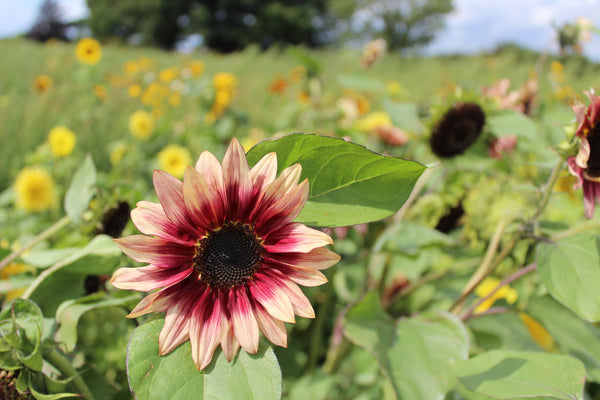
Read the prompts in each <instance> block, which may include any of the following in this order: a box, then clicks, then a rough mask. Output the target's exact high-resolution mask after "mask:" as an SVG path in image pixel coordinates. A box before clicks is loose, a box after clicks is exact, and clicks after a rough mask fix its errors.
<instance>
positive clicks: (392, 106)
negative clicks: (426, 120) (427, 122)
mask: <svg viewBox="0 0 600 400" xmlns="http://www.w3.org/2000/svg"><path fill="white" fill-rule="evenodd" d="M383 107H384V108H385V111H386V112H387V113H388V114H389V115H390V118H391V119H392V122H393V123H394V126H396V127H398V128H400V129H403V130H405V131H408V132H415V133H418V132H421V131H422V130H423V124H422V123H421V120H420V119H419V112H418V109H417V105H416V104H415V103H398V102H395V101H391V100H389V99H385V100H384V102H383Z"/></svg>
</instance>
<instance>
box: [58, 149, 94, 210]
mask: <svg viewBox="0 0 600 400" xmlns="http://www.w3.org/2000/svg"><path fill="white" fill-rule="evenodd" d="M95 183H96V167H94V162H93V161H92V157H90V156H89V155H88V156H87V157H86V158H85V161H84V162H83V164H82V165H81V167H79V169H78V170H77V171H76V172H75V175H74V176H73V181H72V182H71V186H69V190H67V194H66V195H65V212H66V213H67V215H68V216H69V217H71V219H72V220H73V221H75V222H79V221H80V220H81V216H82V215H83V212H84V211H85V210H86V209H87V207H88V204H89V202H90V200H91V198H92V196H93V195H94V184H95Z"/></svg>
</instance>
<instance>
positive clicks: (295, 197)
mask: <svg viewBox="0 0 600 400" xmlns="http://www.w3.org/2000/svg"><path fill="white" fill-rule="evenodd" d="M307 199H308V181H307V180H304V182H302V183H301V184H300V185H298V186H295V187H293V188H292V189H291V190H290V191H289V192H288V193H287V194H286V195H285V196H282V197H281V198H280V199H278V200H276V201H274V202H273V203H271V205H270V206H269V207H268V208H266V209H264V210H259V213H260V215H261V218H259V220H258V221H257V223H256V231H257V232H258V234H259V235H262V234H266V233H268V232H272V231H274V230H276V229H278V228H280V227H282V226H285V225H287V224H289V223H290V222H292V221H293V220H294V219H295V218H296V217H297V216H298V214H300V211H302V208H303V207H304V205H305V204H306V200H307Z"/></svg>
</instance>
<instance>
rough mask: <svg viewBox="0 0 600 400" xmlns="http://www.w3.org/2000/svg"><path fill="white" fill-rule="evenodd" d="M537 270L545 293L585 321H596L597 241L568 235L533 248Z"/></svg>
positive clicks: (599, 312)
mask: <svg viewBox="0 0 600 400" xmlns="http://www.w3.org/2000/svg"><path fill="white" fill-rule="evenodd" d="M536 250H537V252H536V260H537V270H538V273H539V274H540V276H541V278H542V282H543V283H544V285H545V286H546V288H547V289H548V292H550V294H551V295H552V296H553V297H554V298H555V299H556V300H558V301H560V302H561V303H562V304H564V305H565V306H567V307H568V308H570V309H571V310H573V311H574V312H575V313H576V314H577V315H579V316H580V317H582V318H584V319H586V320H588V321H593V322H595V321H600V291H599V290H598V288H599V287H600V255H599V254H598V239H597V238H596V237H594V236H590V235H579V236H572V237H569V238H567V239H564V240H560V241H558V242H555V243H545V242H540V243H539V244H538V245H537V249H536Z"/></svg>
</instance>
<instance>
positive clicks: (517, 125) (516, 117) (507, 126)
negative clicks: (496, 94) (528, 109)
mask: <svg viewBox="0 0 600 400" xmlns="http://www.w3.org/2000/svg"><path fill="white" fill-rule="evenodd" d="M487 124H488V125H489V126H490V128H491V129H492V132H494V134H496V135H498V136H510V135H517V136H518V137H519V138H524V139H528V140H535V138H536V135H537V126H536V125H535V123H534V122H533V121H532V120H531V118H529V117H527V116H526V115H524V114H523V113H520V112H517V111H504V112H502V113H499V114H496V115H492V116H491V117H488V118H487Z"/></svg>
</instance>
